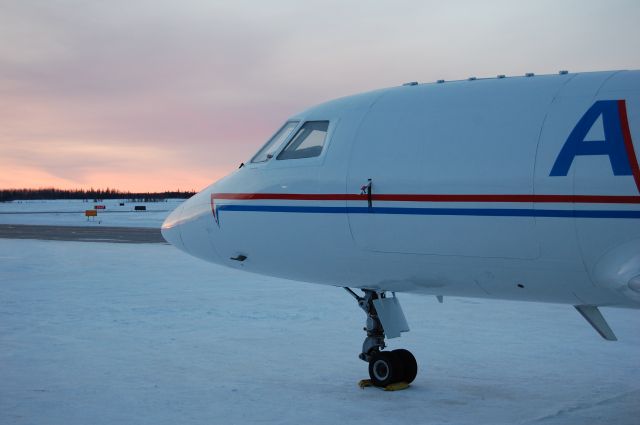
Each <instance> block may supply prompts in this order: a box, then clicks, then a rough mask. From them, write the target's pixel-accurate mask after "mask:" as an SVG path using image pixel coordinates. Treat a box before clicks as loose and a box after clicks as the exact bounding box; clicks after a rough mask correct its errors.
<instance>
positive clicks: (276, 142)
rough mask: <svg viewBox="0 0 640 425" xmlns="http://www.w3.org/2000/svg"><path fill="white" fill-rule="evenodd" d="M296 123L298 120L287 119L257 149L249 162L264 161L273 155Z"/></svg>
mask: <svg viewBox="0 0 640 425" xmlns="http://www.w3.org/2000/svg"><path fill="white" fill-rule="evenodd" d="M297 125H298V121H289V122H287V123H286V124H285V125H283V126H282V127H281V128H280V130H278V132H277V133H276V134H274V135H273V137H271V139H269V141H268V142H267V143H266V144H265V145H264V146H263V147H262V149H260V150H259V151H258V153H257V154H255V156H254V157H253V158H252V159H251V162H265V161H268V160H269V159H271V157H273V154H274V153H275V151H276V150H277V149H278V148H279V147H280V145H281V144H282V142H284V141H285V140H287V139H288V138H289V136H290V135H291V132H292V131H293V130H294V129H295V128H296V126H297Z"/></svg>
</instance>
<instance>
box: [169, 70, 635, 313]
mask: <svg viewBox="0 0 640 425" xmlns="http://www.w3.org/2000/svg"><path fill="white" fill-rule="evenodd" d="M310 121H313V122H315V121H318V122H320V121H321V122H327V121H328V127H327V129H326V140H325V142H324V146H323V147H322V151H321V153H320V154H319V155H317V156H313V157H307V158H304V157H303V158H291V159H278V152H279V151H281V150H282V149H283V148H284V147H285V146H286V145H287V143H288V141H289V140H291V138H293V137H295V134H296V131H297V130H295V128H300V127H301V126H303V125H304V123H306V122H310ZM289 122H293V123H294V124H292V127H293V128H294V130H292V133H291V135H290V136H289V137H288V138H285V139H283V140H282V143H280V145H279V146H276V150H275V154H274V155H273V157H271V158H269V159H268V160H265V161H262V162H257V163H252V162H247V163H246V165H245V166H243V167H241V168H240V169H238V170H236V171H235V172H233V173H232V174H230V175H229V176H227V177H225V178H224V179H222V180H220V181H218V182H216V183H215V184H212V185H211V186H209V187H207V188H206V189H204V190H203V191H202V192H200V193H198V194H197V195H195V196H194V197H193V198H191V199H189V200H188V201H186V202H185V203H184V204H183V205H181V206H180V207H179V208H178V209H176V211H174V212H173V213H172V214H171V215H170V217H169V218H168V219H167V221H166V222H165V224H164V225H163V234H164V235H165V238H166V239H167V240H169V241H170V242H171V243H173V244H175V245H176V246H178V247H180V248H181V249H183V250H185V251H186V252H188V253H190V254H192V255H195V256H197V257H200V258H203V259H205V260H208V261H212V262H215V263H219V264H223V265H226V266H231V267H237V268H241V269H243V270H246V271H250V272H255V273H260V274H266V275H271V276H278V277H282V278H287V279H294V280H300V281H306V282H313V283H319V284H327V285H335V286H352V287H360V288H368V289H374V290H381V291H382V290H384V291H396V292H412V293H422V294H433V295H454V296H465V297H488V298H501V299H514V300H532V301H543V302H557V303H567V304H573V305H577V304H581V305H611V306H624V307H636V308H637V307H640V172H638V170H637V157H636V155H635V152H636V150H634V146H633V141H637V140H640V72H639V71H620V72H596V73H582V74H563V75H549V76H534V77H519V78H502V79H489V80H475V81H460V82H446V83H441V84H423V85H408V86H402V87H396V88H390V89H385V90H380V91H375V92H371V93H366V94H362V95H356V96H351V97H346V98H342V99H338V100H335V101H332V102H328V103H325V104H322V105H319V106H316V107H313V108H311V109H308V110H307V111H304V112H302V113H300V114H298V115H295V116H293V117H291V118H290V120H289ZM636 146H638V144H637V143H636ZM636 149H638V148H636ZM369 179H370V180H369ZM369 181H370V183H371V185H370V194H369V193H368V188H367V185H368V184H369ZM243 257H246V258H243Z"/></svg>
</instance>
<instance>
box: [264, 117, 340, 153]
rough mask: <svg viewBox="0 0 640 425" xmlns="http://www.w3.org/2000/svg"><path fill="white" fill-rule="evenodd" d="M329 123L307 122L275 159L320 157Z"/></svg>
mask: <svg viewBox="0 0 640 425" xmlns="http://www.w3.org/2000/svg"><path fill="white" fill-rule="evenodd" d="M328 128H329V121H307V122H306V123H304V124H303V126H302V127H300V130H298V132H297V133H296V135H295V136H294V137H293V139H291V141H290V142H289V143H288V144H287V146H286V147H285V148H284V149H283V150H282V152H280V154H279V155H278V157H277V158H276V159H299V158H313V157H314V156H320V154H321V153H322V147H323V146H324V142H325V140H326V138H327V129H328Z"/></svg>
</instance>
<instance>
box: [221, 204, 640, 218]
mask: <svg viewBox="0 0 640 425" xmlns="http://www.w3.org/2000/svg"><path fill="white" fill-rule="evenodd" d="M218 210H219V211H255V212H278V213H306V214H393V215H454V216H478V217H578V218H640V211H610V210H535V209H520V208H512V209H507V208H398V207H373V208H367V207H316V206H308V207H305V206H289V205H283V206H277V205H220V206H219V207H218Z"/></svg>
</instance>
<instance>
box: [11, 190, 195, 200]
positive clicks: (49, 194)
mask: <svg viewBox="0 0 640 425" xmlns="http://www.w3.org/2000/svg"><path fill="white" fill-rule="evenodd" d="M193 195H195V192H194V191H184V192H183V191H180V190H178V191H167V192H121V191H119V190H115V189H109V188H106V189H93V188H91V189H89V190H86V189H71V190H69V189H55V188H41V189H0V202H8V201H23V200H33V199H91V200H97V199H130V200H135V201H138V202H157V201H162V200H164V199H167V198H179V199H187V198H190V197H192V196H193Z"/></svg>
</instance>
